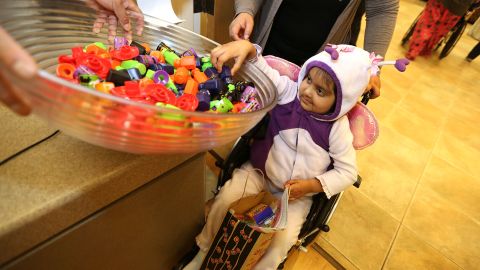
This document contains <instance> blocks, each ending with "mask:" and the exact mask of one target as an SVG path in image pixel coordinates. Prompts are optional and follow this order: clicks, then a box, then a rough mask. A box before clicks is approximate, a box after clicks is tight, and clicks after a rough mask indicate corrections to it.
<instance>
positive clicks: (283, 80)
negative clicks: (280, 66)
mask: <svg viewBox="0 0 480 270" xmlns="http://www.w3.org/2000/svg"><path fill="white" fill-rule="evenodd" d="M255 48H256V49H257V57H256V58H254V59H252V60H250V62H251V63H253V64H254V65H255V66H257V67H258V68H259V69H260V70H261V71H263V73H265V74H266V75H267V77H268V78H270V80H272V82H273V84H274V85H275V88H276V89H277V94H278V100H277V101H278V104H279V105H281V104H286V103H289V102H291V101H292V100H294V99H295V97H296V96H297V92H298V86H297V82H294V81H292V80H291V79H290V78H288V77H287V76H281V75H280V74H279V73H278V71H277V70H275V69H273V68H271V67H270V66H269V65H268V63H267V61H265V58H263V56H262V55H261V54H260V52H261V50H262V49H261V47H260V46H258V45H255Z"/></svg>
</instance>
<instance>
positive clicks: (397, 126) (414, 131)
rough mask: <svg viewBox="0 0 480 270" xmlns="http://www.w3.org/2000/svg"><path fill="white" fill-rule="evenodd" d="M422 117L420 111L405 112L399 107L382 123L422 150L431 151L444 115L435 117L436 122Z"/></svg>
mask: <svg viewBox="0 0 480 270" xmlns="http://www.w3.org/2000/svg"><path fill="white" fill-rule="evenodd" d="M409 104H412V103H409ZM424 115H425V114H424V113H421V111H412V110H405V109H403V108H402V107H401V105H400V106H399V107H397V108H395V110H394V111H393V112H392V113H391V114H390V115H389V116H388V117H387V118H386V119H385V120H384V122H383V123H384V124H385V126H388V127H390V128H391V129H392V130H395V131H396V132H398V133H400V134H402V135H404V136H405V137H407V138H408V139H410V140H411V141H412V142H415V143H417V144H420V145H421V146H423V148H425V149H433V146H434V144H435V143H436V141H437V140H438V136H439V134H438V126H439V125H440V124H441V122H443V121H444V118H445V116H444V115H445V114H444V113H442V114H440V115H443V117H437V118H438V120H437V121H432V120H429V119H426V118H424Z"/></svg>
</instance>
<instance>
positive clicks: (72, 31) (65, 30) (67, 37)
mask: <svg viewBox="0 0 480 270" xmlns="http://www.w3.org/2000/svg"><path fill="white" fill-rule="evenodd" d="M94 16H95V11H93V10H91V9H90V8H88V7H86V6H85V3H84V2H82V1H73V0H70V1H66V0H63V1H53V0H50V1H47V0H42V1H31V0H28V1H27V0H2V8H1V9H0V24H1V25H2V26H3V27H4V28H5V29H6V30H7V31H8V32H9V33H10V34H11V35H12V36H13V37H14V38H15V39H16V40H17V41H18V42H19V43H20V44H22V45H23V46H24V47H25V48H26V49H27V50H28V51H29V52H30V53H31V54H32V55H33V57H34V58H35V59H36V61H37V62H38V64H39V66H40V68H41V70H40V72H39V74H38V77H37V78H36V79H35V80H32V81H28V82H25V81H21V82H18V84H19V85H20V86H21V87H22V88H23V89H27V93H25V94H26V95H27V97H28V98H29V99H30V100H31V103H32V105H33V111H34V113H35V114H37V115H39V116H40V117H41V118H43V119H45V120H46V121H48V122H49V123H50V124H51V125H52V126H54V127H57V128H58V129H60V130H62V131H63V132H65V133H67V134H69V135H71V136H73V137H76V138H79V139H81V140H84V141H86V142H89V143H92V144H96V145H99V146H103V147H106V148H111V149H115V150H119V151H125V152H131V153H141V154H154V153H194V152H200V151H204V150H208V149H212V148H214V147H217V146H220V145H222V144H226V143H228V142H231V141H233V140H235V139H236V138H237V137H239V136H241V135H242V134H243V133H245V132H246V131H248V130H249V129H250V128H251V127H253V126H254V125H255V124H256V123H257V122H258V121H260V119H261V118H262V117H263V116H264V115H265V114H266V113H267V112H268V111H269V110H270V109H271V108H272V107H273V106H274V105H275V102H276V100H277V98H276V91H275V90H274V86H273V83H272V82H271V80H270V79H268V78H267V77H266V76H265V75H264V74H263V73H262V72H261V71H260V70H258V69H257V68H256V67H255V66H253V65H251V64H249V63H246V64H245V66H244V67H243V68H242V69H241V70H240V71H239V72H238V73H237V74H236V76H235V78H234V79H235V81H237V80H248V81H252V82H254V83H255V87H256V89H257V91H258V101H259V102H260V104H261V106H262V109H260V110H257V111H254V112H248V113H225V114H214V113H205V112H187V111H178V110H172V109H166V108H159V107H156V106H152V105H147V104H140V103H137V102H133V101H129V100H126V99H122V98H118V97H115V96H112V95H108V94H104V93H101V92H97V91H94V90H91V89H89V88H86V87H84V86H81V85H76V84H73V83H70V82H67V81H64V80H62V79H60V78H58V77H56V76H55V75H53V74H55V69H56V65H57V57H58V56H59V55H61V54H68V55H70V54H71V48H72V47H75V46H84V45H86V44H89V43H92V42H96V41H100V42H104V43H107V31H106V29H103V30H102V32H101V33H100V34H95V33H93V32H92V25H93V21H94ZM134 40H136V41H139V42H146V43H148V44H150V45H151V46H152V48H156V46H157V45H158V44H159V43H160V42H164V43H166V44H167V45H168V46H170V47H171V48H172V49H174V50H176V51H178V52H183V51H185V50H187V49H189V48H194V49H195V51H196V52H197V54H199V55H206V54H208V53H209V52H210V50H211V49H213V48H214V47H216V46H217V45H218V43H216V42H214V41H212V40H209V39H207V38H205V37H202V36H200V35H198V34H196V33H194V32H191V31H188V30H186V29H184V28H181V27H178V26H176V25H172V24H169V23H167V22H164V21H161V20H159V19H155V18H151V17H148V16H146V17H145V29H144V33H143V35H142V36H140V37H136V36H134Z"/></svg>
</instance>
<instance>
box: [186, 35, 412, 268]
mask: <svg viewBox="0 0 480 270" xmlns="http://www.w3.org/2000/svg"><path fill="white" fill-rule="evenodd" d="M259 51H260V48H259V47H258V46H256V45H253V44H251V43H250V42H249V41H246V40H240V41H233V42H230V43H227V44H225V45H222V46H219V47H217V48H215V49H214V50H212V52H211V60H212V63H213V64H214V66H215V67H216V68H217V69H218V70H219V71H220V70H221V69H222V66H223V64H224V63H225V62H226V61H229V60H231V59H233V60H234V61H235V64H234V66H233V68H232V73H234V72H235V71H236V70H238V69H239V68H240V66H241V64H242V63H243V62H244V61H245V60H247V61H249V62H251V63H253V64H254V65H255V66H257V67H258V68H259V69H260V70H262V71H263V72H264V73H265V74H266V75H267V76H268V77H269V78H271V79H272V81H273V83H274V84H275V86H276V89H277V91H278V93H277V94H278V96H277V97H278V101H277V102H278V103H277V106H275V108H274V109H273V110H272V111H271V112H270V121H269V123H268V128H267V132H266V136H265V138H262V139H257V140H255V141H254V142H253V144H252V146H251V150H250V151H251V152H250V160H249V161H247V162H246V163H245V164H243V165H242V166H241V168H240V169H237V170H235V171H234V173H233V176H232V179H231V180H229V181H227V182H226V183H225V185H224V186H223V187H222V189H221V190H220V192H219V194H218V195H217V196H216V198H215V201H214V203H213V205H212V207H211V211H210V213H209V215H208V218H207V222H206V225H205V226H204V227H203V229H202V231H201V233H200V234H199V235H198V236H197V237H196V243H197V245H198V247H199V248H200V251H199V252H198V253H197V255H196V256H195V258H194V259H193V260H192V261H191V262H190V264H188V265H187V266H186V267H185V268H184V269H188V270H190V269H199V268H200V266H201V264H202V261H203V259H204V258H205V255H206V252H207V251H208V249H209V246H210V244H211V243H212V241H213V238H214V237H215V234H216V233H217V231H218V229H219V227H220V225H221V222H222V220H223V217H224V216H225V214H226V212H227V210H228V208H229V206H230V205H231V204H232V203H233V202H234V201H236V200H238V199H240V198H242V197H243V196H249V195H255V194H258V193H259V192H261V191H263V190H268V191H270V192H271V193H272V194H274V195H276V196H278V197H279V196H281V195H282V193H283V191H284V189H286V188H289V190H290V201H289V204H288V214H287V227H286V229H285V230H282V231H278V232H276V233H275V235H274V237H273V239H272V242H271V244H270V246H269V247H268V249H267V250H266V252H265V254H264V255H263V257H262V258H261V259H260V260H259V261H258V263H257V264H256V265H255V268H254V269H261V270H265V269H277V266H278V265H279V264H280V263H281V262H282V261H283V260H284V259H285V257H286V256H287V253H288V251H289V250H290V248H291V247H292V246H293V245H294V244H295V243H296V241H297V239H298V235H299V233H300V230H301V227H302V224H303V223H304V221H305V219H306V217H307V214H308V213H309V210H310V206H311V204H312V195H314V194H316V193H319V192H324V193H325V194H326V196H327V197H328V198H330V197H331V196H333V195H335V194H337V193H339V192H341V191H343V190H344V189H346V188H347V187H349V186H351V185H352V184H353V183H354V182H355V181H356V180H357V166H356V155H355V149H354V147H353V145H352V140H353V135H352V133H351V131H350V128H349V121H348V119H347V116H346V114H347V112H349V111H350V110H351V109H352V108H353V107H354V106H355V105H356V103H357V101H358V99H359V98H360V97H361V95H362V94H363V92H364V90H365V89H366V88H367V85H368V83H369V80H370V76H371V75H372V74H376V72H377V71H378V66H379V60H378V58H376V57H375V56H374V55H373V54H370V53H368V52H366V51H364V50H363V49H360V48H357V47H354V46H349V45H338V46H337V45H332V46H329V47H327V48H326V49H325V51H322V52H321V53H319V54H317V55H315V56H313V57H311V58H310V59H308V60H307V61H306V62H305V63H304V65H303V66H302V68H301V70H300V72H299V75H298V81H293V80H291V79H289V78H288V77H286V76H281V75H280V74H279V73H278V71H277V70H275V69H273V68H271V67H270V66H269V65H268V64H267V62H266V60H265V59H264V58H263V57H262V55H261V54H260V53H259ZM404 64H405V63H404ZM401 65H402V64H400V66H401ZM403 67H404V66H403ZM397 68H398V69H401V68H402V67H400V68H399V67H397Z"/></svg>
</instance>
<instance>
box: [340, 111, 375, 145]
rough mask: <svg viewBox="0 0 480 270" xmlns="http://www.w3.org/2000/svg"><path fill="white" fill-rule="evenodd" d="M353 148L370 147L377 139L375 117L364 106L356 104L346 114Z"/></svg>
mask: <svg viewBox="0 0 480 270" xmlns="http://www.w3.org/2000/svg"><path fill="white" fill-rule="evenodd" d="M347 117H348V121H349V122H350V130H351V131H352V134H353V147H354V148H355V149H356V150H360V149H364V148H366V147H368V146H370V145H372V144H373V143H374V142H375V140H376V139H377V137H378V132H379V131H378V123H377V120H376V119H375V115H374V114H373V112H372V111H370V109H368V107H367V106H365V104H363V103H361V102H358V103H357V104H356V105H355V106H354V107H353V108H352V109H351V110H350V111H349V112H348V113H347Z"/></svg>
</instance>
